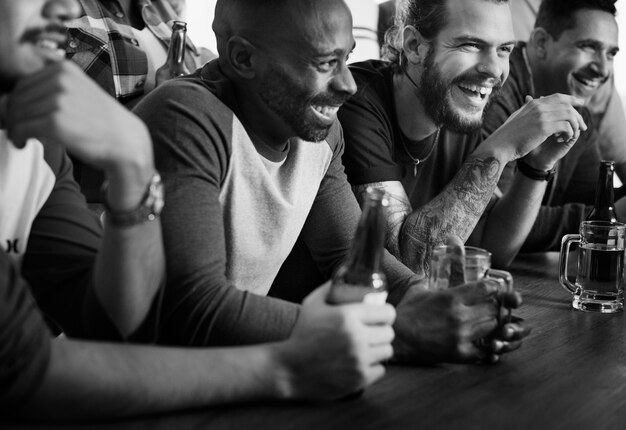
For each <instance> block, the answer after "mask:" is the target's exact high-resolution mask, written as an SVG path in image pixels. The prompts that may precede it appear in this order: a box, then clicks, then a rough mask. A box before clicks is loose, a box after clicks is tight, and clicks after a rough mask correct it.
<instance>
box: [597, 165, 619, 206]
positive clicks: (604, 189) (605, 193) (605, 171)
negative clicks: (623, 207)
mask: <svg viewBox="0 0 626 430" xmlns="http://www.w3.org/2000/svg"><path fill="white" fill-rule="evenodd" d="M613 203H614V197H613V166H612V165H610V166H605V165H603V166H601V167H600V175H599V177H598V184H597V188H596V201H595V204H594V207H595V209H596V210H598V209H602V208H607V207H613Z"/></svg>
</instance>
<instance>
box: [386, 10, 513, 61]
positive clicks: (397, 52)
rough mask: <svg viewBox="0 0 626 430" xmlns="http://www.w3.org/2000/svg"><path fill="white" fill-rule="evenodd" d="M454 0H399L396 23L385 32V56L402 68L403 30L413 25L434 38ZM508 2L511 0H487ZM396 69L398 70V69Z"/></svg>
mask: <svg viewBox="0 0 626 430" xmlns="http://www.w3.org/2000/svg"><path fill="white" fill-rule="evenodd" d="M449 1H452V0H398V3H397V5H396V15H395V19H394V25H393V26H392V27H391V28H389V30H387V32H386V33H385V44H384V45H383V49H382V52H383V57H384V58H385V59H386V60H388V61H390V62H391V63H392V64H394V65H395V67H396V68H397V69H399V68H400V66H401V63H402V62H403V61H404V53H403V50H402V42H403V40H402V32H403V30H404V27H406V26H407V25H412V26H413V27H415V28H416V29H417V31H419V32H420V34H421V35H422V36H424V37H425V38H426V39H433V38H435V36H437V34H439V32H440V31H441V29H442V28H443V27H444V26H445V25H446V22H447V20H448V11H447V3H448V2H449ZM485 1H492V2H494V3H508V1H509V0H485ZM397 69H396V70H397Z"/></svg>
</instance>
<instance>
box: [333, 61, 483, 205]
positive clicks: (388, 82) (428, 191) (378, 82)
mask: <svg viewBox="0 0 626 430" xmlns="http://www.w3.org/2000/svg"><path fill="white" fill-rule="evenodd" d="M350 70H351V72H352V75H353V76H354V79H355V81H356V83H357V86H358V91H357V93H356V94H355V95H354V96H353V97H352V98H350V99H349V100H348V101H347V102H346V103H345V104H344V105H343V106H342V107H341V109H340V110H339V120H340V122H341V125H342V127H343V130H344V137H345V141H346V149H345V153H344V155H343V163H344V165H345V168H346V173H347V175H348V180H349V181H350V183H351V184H352V185H362V184H368V183H373V182H383V181H400V182H401V183H402V185H403V187H404V189H405V191H406V193H407V196H408V197H409V200H410V202H411V205H412V206H413V208H417V207H420V206H422V205H424V204H426V203H428V202H429V201H431V200H432V199H433V198H434V197H436V196H437V195H438V194H439V193H441V192H442V191H443V189H444V188H445V187H446V185H447V184H448V183H449V182H450V181H451V180H452V178H454V176H455V175H456V174H457V172H458V171H459V169H460V168H461V166H462V165H463V163H464V162H465V160H466V159H467V158H468V157H469V155H470V154H471V153H472V151H474V149H475V148H476V147H477V146H478V144H479V143H480V141H481V138H480V133H479V132H476V133H468V134H465V133H456V132H453V131H450V130H446V129H442V130H441V133H440V136H439V139H438V142H434V138H435V135H434V134H433V135H431V136H428V137H427V138H426V139H424V140H423V141H412V140H410V139H409V138H407V137H406V136H404V135H403V133H402V132H401V130H400V128H399V126H398V120H397V117H396V111H395V105H394V102H393V73H392V70H391V67H390V64H389V63H387V62H383V61H378V60H369V61H364V62H360V63H355V64H352V65H351V66H350ZM432 145H434V147H433V146H432ZM415 148H419V149H418V150H417V151H416V150H415ZM431 148H432V153H430V152H431ZM429 153H430V155H429ZM409 154H410V156H409ZM426 156H427V158H426V159H425V160H424V161H423V162H421V163H420V164H419V165H418V167H417V169H416V172H417V174H414V173H415V171H414V163H413V160H412V158H411V157H413V158H418V159H420V160H421V159H423V158H425V157H426Z"/></svg>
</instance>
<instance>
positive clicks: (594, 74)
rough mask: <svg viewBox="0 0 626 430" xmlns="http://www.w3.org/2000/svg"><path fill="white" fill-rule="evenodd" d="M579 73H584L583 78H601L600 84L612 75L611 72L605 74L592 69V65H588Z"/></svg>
mask: <svg viewBox="0 0 626 430" xmlns="http://www.w3.org/2000/svg"><path fill="white" fill-rule="evenodd" d="M577 74H579V75H582V77H583V78H585V77H586V78H588V79H599V80H600V85H603V84H604V83H605V82H606V81H608V80H609V78H610V77H611V74H610V73H607V74H606V75H604V74H602V73H599V72H597V71H596V70H594V69H592V68H591V67H588V68H586V69H585V70H584V71H583V72H582V73H577Z"/></svg>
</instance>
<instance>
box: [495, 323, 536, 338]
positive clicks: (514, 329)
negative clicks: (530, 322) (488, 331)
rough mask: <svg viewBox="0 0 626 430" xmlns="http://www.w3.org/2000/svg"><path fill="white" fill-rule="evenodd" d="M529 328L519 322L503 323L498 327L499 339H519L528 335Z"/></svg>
mask: <svg viewBox="0 0 626 430" xmlns="http://www.w3.org/2000/svg"><path fill="white" fill-rule="evenodd" d="M531 330H532V329H531V328H530V327H527V326H523V325H521V324H519V323H508V324H504V326H502V328H501V329H500V339H501V340H504V341H514V340H520V339H523V338H525V337H526V336H528V335H529V334H530V332H531Z"/></svg>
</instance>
